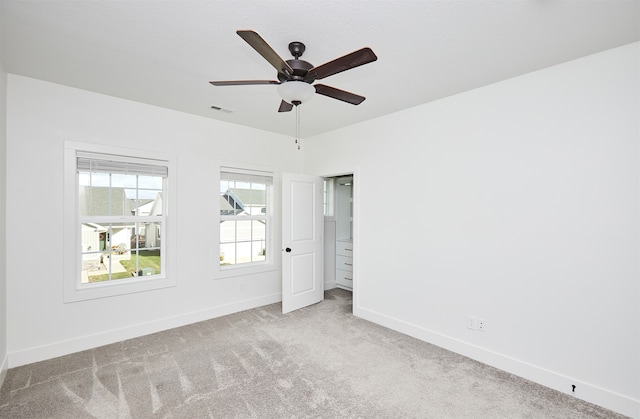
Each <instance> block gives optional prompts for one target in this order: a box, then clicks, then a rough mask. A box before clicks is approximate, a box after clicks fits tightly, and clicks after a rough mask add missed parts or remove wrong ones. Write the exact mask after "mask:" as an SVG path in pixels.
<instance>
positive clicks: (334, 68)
mask: <svg viewBox="0 0 640 419" xmlns="http://www.w3.org/2000/svg"><path fill="white" fill-rule="evenodd" d="M377 59H378V57H377V56H376V54H374V53H373V51H372V50H371V48H368V47H367V48H362V49H359V50H358V51H354V52H352V53H351V54H347V55H344V56H342V57H340V58H336V59H335V60H333V61H329V62H328V63H324V64H322V65H319V66H318V67H314V68H312V69H311V70H309V73H308V74H309V76H310V77H311V76H315V79H318V80H319V79H323V78H325V77H329V76H332V75H334V74H338V73H341V72H343V71H345V70H349V69H352V68H356V67H359V66H361V65H364V64H368V63H370V62H373V61H375V60H377Z"/></svg>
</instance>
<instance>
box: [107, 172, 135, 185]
mask: <svg viewBox="0 0 640 419" xmlns="http://www.w3.org/2000/svg"><path fill="white" fill-rule="evenodd" d="M137 177H138V176H136V175H124V174H121V173H114V174H112V175H111V186H112V187H114V188H135V187H136V183H137Z"/></svg>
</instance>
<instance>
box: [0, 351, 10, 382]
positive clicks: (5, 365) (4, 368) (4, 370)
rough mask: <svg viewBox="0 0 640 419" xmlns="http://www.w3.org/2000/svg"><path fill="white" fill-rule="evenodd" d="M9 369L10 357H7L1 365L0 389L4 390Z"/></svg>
mask: <svg viewBox="0 0 640 419" xmlns="http://www.w3.org/2000/svg"><path fill="white" fill-rule="evenodd" d="M8 369H9V357H8V356H7V355H5V356H4V359H3V360H2V363H0V388H2V384H4V379H5V377H6V376H7V370H8Z"/></svg>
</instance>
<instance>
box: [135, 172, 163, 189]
mask: <svg viewBox="0 0 640 419" xmlns="http://www.w3.org/2000/svg"><path fill="white" fill-rule="evenodd" d="M138 188H141V189H155V190H158V191H161V190H162V177H161V176H138Z"/></svg>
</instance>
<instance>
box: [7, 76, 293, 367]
mask: <svg viewBox="0 0 640 419" xmlns="http://www.w3.org/2000/svg"><path fill="white" fill-rule="evenodd" d="M7 97H8V103H7V119H8V128H7V129H8V133H7V191H6V192H7V210H6V211H7V212H6V216H7V220H8V222H7V235H6V237H7V244H8V246H7V278H8V280H7V294H8V295H9V296H10V298H9V301H8V305H7V316H8V330H7V342H8V353H9V366H11V367H13V366H16V365H21V364H24V363H28V362H33V361H37V360H40V359H46V358H50V357H53V356H58V355H62V354H65V353H69V352H73V351H77V350H81V349H85V348H89V347H93V346H97V345H101V344H105V343H108V342H113V341H117V340H121V339H126V338H130V337H132V336H138V335H142V334H145V333H150V332H154V331H157V330H162V329H165V328H170V327H174V326H178V325H182V324H187V323H191V322H195V321H199V320H203V319H205V318H210V317H214V316H218V315H221V314H226V313H229V312H234V311H239V310H242V309H246V308H249V307H254V306H260V305H264V304H268V303H272V302H275V301H279V300H280V298H281V284H280V273H279V271H273V272H270V273H268V274H256V275H252V276H247V277H243V278H242V281H243V282H244V287H241V286H240V282H241V281H240V278H237V277H236V278H229V279H219V280H214V279H212V278H213V265H214V264H215V263H216V261H217V258H216V255H217V254H218V239H217V237H215V235H214V234H212V233H211V232H212V231H215V228H217V227H216V224H218V223H217V221H216V220H217V218H216V217H217V216H216V214H215V212H214V202H216V200H217V199H218V198H217V197H218V191H219V185H218V184H216V183H214V176H215V168H214V165H213V162H214V161H215V160H223V161H230V162H239V163H247V164H259V165H260V166H270V167H272V168H274V169H276V170H287V171H292V172H300V171H301V168H302V157H301V153H300V152H299V151H298V150H297V149H296V148H295V146H294V144H293V142H292V141H291V138H288V137H284V136H281V135H276V134H270V133H267V132H264V131H258V130H254V129H249V128H246V127H241V126H238V125H234V124H229V123H223V122H219V121H214V120H211V119H208V118H202V117H197V116H193V115H188V114H184V113H179V112H175V111H171V110H167V109H162V108H158V107H153V106H149V105H145V104H141V103H136V102H130V101H126V100H121V99H117V98H113V97H108V96H104V95H100V94H96V93H92V92H87V91H83V90H78V89H74V88H70V87H65V86H61V85H56V84H52V83H48V82H44V81H39V80H34V79H29V78H25V77H21V76H16V75H13V74H9V76H8V93H7ZM64 140H71V141H80V142H90V143H99V144H107V145H112V146H113V145H116V146H117V145H120V146H124V147H127V148H137V149H143V150H145V149H146V150H157V151H159V152H163V153H171V154H173V155H175V156H176V160H177V168H176V174H175V175H174V176H177V188H176V189H177V190H176V193H175V195H174V196H173V198H174V199H176V200H177V214H174V215H175V216H177V220H176V222H177V227H178V234H177V238H176V237H174V238H173V239H174V240H177V249H178V254H177V286H176V287H174V288H166V289H162V290H156V291H150V292H142V293H137V294H129V295H124V296H119V297H111V298H103V299H97V300H89V301H83V302H75V303H69V304H63V302H62V301H63V294H62V290H63V278H62V272H63V257H64V254H63V252H62V243H61V240H62V238H63V237H64V234H63V231H62V223H61V220H62V219H63V202H62V196H63V180H62V177H63V170H62V168H63V166H62V163H63V142H64ZM174 219H175V218H174ZM278 243H279V238H278Z"/></svg>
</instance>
